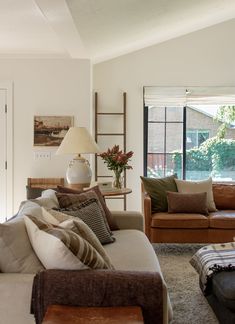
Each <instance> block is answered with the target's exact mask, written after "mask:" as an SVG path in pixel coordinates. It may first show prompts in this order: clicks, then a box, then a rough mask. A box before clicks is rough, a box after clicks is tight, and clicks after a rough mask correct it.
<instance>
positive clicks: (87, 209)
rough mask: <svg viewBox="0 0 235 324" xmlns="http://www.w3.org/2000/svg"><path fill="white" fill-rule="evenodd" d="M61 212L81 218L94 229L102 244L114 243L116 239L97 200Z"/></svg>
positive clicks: (90, 200) (92, 199) (93, 199)
mask: <svg viewBox="0 0 235 324" xmlns="http://www.w3.org/2000/svg"><path fill="white" fill-rule="evenodd" d="M60 211H61V212H63V213H65V214H67V215H70V216H74V217H79V218H80V219H81V220H82V221H83V222H84V223H86V224H87V225H88V226H89V227H90V228H91V229H92V231H93V232H94V233H95V235H96V236H97V237H98V239H99V241H100V243H101V244H107V243H112V242H114V240H115V239H114V238H113V237H112V235H111V234H110V232H109V230H108V228H107V226H106V224H105V221H104V218H103V215H102V211H101V209H100V207H99V204H98V201H97V199H95V198H91V199H88V200H86V201H84V202H82V203H80V204H76V206H70V207H67V208H63V209H60Z"/></svg>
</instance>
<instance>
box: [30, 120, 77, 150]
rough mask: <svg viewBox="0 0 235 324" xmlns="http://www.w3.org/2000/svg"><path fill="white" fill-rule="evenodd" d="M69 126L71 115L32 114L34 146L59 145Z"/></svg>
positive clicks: (71, 123)
mask: <svg viewBox="0 0 235 324" xmlns="http://www.w3.org/2000/svg"><path fill="white" fill-rule="evenodd" d="M71 126H73V117H72V116H34V146H59V145H60V143H61V142H62V140H63V138H64V137H65V134H66V133H67V131H68V130H69V128H70V127H71Z"/></svg>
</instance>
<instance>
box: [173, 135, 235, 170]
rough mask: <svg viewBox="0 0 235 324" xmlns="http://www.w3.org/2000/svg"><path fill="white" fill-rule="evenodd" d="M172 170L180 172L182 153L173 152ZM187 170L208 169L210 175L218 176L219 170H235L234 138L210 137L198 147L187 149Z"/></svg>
mask: <svg viewBox="0 0 235 324" xmlns="http://www.w3.org/2000/svg"><path fill="white" fill-rule="evenodd" d="M172 159H173V162H174V172H175V173H178V174H179V173H180V172H181V171H180V170H181V165H182V162H181V159H182V154H181V153H180V152H177V151H175V152H174V154H173V157H172ZM186 159H187V163H186V168H187V171H208V172H209V171H210V172H211V175H212V176H220V172H221V170H225V169H226V170H230V171H234V170H235V140H232V139H224V138H219V137H217V136H216V137H212V138H209V139H208V140H206V141H205V142H204V143H202V144H201V145H200V146H199V147H198V148H192V149H190V150H187V153H186Z"/></svg>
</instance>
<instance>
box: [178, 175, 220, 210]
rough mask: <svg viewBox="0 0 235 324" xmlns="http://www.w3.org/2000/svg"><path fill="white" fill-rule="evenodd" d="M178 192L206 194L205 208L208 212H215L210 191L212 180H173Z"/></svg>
mask: <svg viewBox="0 0 235 324" xmlns="http://www.w3.org/2000/svg"><path fill="white" fill-rule="evenodd" d="M175 182H176V185H177V189H178V192H180V193H199V192H206V193H207V208H208V210H209V211H210V212H214V211H216V210H217V209H216V206H215V203H214V197H213V191H212V178H209V179H207V180H202V181H186V180H179V179H175Z"/></svg>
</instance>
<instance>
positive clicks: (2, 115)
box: [0, 83, 13, 222]
mask: <svg viewBox="0 0 235 324" xmlns="http://www.w3.org/2000/svg"><path fill="white" fill-rule="evenodd" d="M12 147H13V145H12V86H11V84H8V83H7V84H1V83H0V222H4V221H5V220H6V219H7V218H10V217H11V216H12V212H13V193H12V188H13V184H12V180H13V178H12V173H13V172H12Z"/></svg>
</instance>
